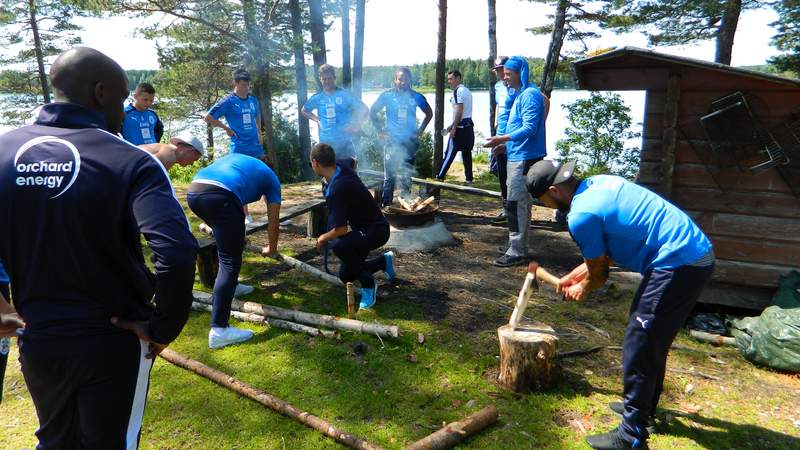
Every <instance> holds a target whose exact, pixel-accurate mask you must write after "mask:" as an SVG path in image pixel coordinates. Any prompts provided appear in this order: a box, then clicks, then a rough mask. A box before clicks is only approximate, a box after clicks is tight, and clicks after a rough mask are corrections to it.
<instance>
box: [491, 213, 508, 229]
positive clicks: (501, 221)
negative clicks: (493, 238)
mask: <svg viewBox="0 0 800 450" xmlns="http://www.w3.org/2000/svg"><path fill="white" fill-rule="evenodd" d="M489 223H491V224H492V225H496V226H505V225H508V217H507V216H506V213H505V211H503V212H501V213H500V214H498V215H497V217H494V218H492V220H491V222H489Z"/></svg>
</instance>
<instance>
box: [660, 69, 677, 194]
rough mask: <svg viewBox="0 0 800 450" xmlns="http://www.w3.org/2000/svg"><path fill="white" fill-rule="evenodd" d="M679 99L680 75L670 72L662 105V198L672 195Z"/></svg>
mask: <svg viewBox="0 0 800 450" xmlns="http://www.w3.org/2000/svg"><path fill="white" fill-rule="evenodd" d="M680 99H681V74H680V72H670V74H669V79H668V80H667V100H666V104H665V105H664V133H663V135H662V137H661V145H663V149H664V156H663V158H664V159H663V160H662V162H661V174H660V175H661V176H660V179H659V186H658V191H659V193H661V196H662V197H664V198H667V199H668V198H670V196H671V195H672V174H673V172H675V146H676V144H677V141H678V130H677V126H678V110H679V106H680Z"/></svg>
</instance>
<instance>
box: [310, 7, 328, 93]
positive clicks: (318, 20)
mask: <svg viewBox="0 0 800 450" xmlns="http://www.w3.org/2000/svg"><path fill="white" fill-rule="evenodd" d="M308 9H309V11H310V13H311V22H310V26H311V54H312V55H313V57H314V79H316V80H317V90H320V91H321V90H322V83H320V81H319V66H321V65H323V64H325V62H326V56H325V55H326V52H325V24H324V23H323V22H322V2H321V0H308Z"/></svg>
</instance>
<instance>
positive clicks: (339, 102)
mask: <svg viewBox="0 0 800 450" xmlns="http://www.w3.org/2000/svg"><path fill="white" fill-rule="evenodd" d="M335 101H336V104H337V105H341V104H342V97H336V100H335Z"/></svg>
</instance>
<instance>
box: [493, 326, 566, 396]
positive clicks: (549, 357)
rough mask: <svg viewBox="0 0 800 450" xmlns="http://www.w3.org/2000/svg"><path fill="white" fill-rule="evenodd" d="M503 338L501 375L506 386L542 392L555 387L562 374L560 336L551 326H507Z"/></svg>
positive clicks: (501, 343) (501, 331)
mask: <svg viewBox="0 0 800 450" xmlns="http://www.w3.org/2000/svg"><path fill="white" fill-rule="evenodd" d="M497 336H498V338H499V339H500V375H499V377H498V378H499V381H500V384H502V385H503V386H505V387H507V388H509V389H511V390H512V391H514V392H538V391H543V390H546V389H548V388H549V387H551V386H553V384H554V383H555V380H556V378H557V377H558V371H559V368H558V364H557V359H556V357H557V354H558V336H557V335H556V333H555V331H554V330H553V328H551V327H550V326H548V325H545V324H542V323H537V324H520V325H518V326H517V327H516V328H515V327H512V326H510V325H503V326H502V327H500V328H498V329H497Z"/></svg>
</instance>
